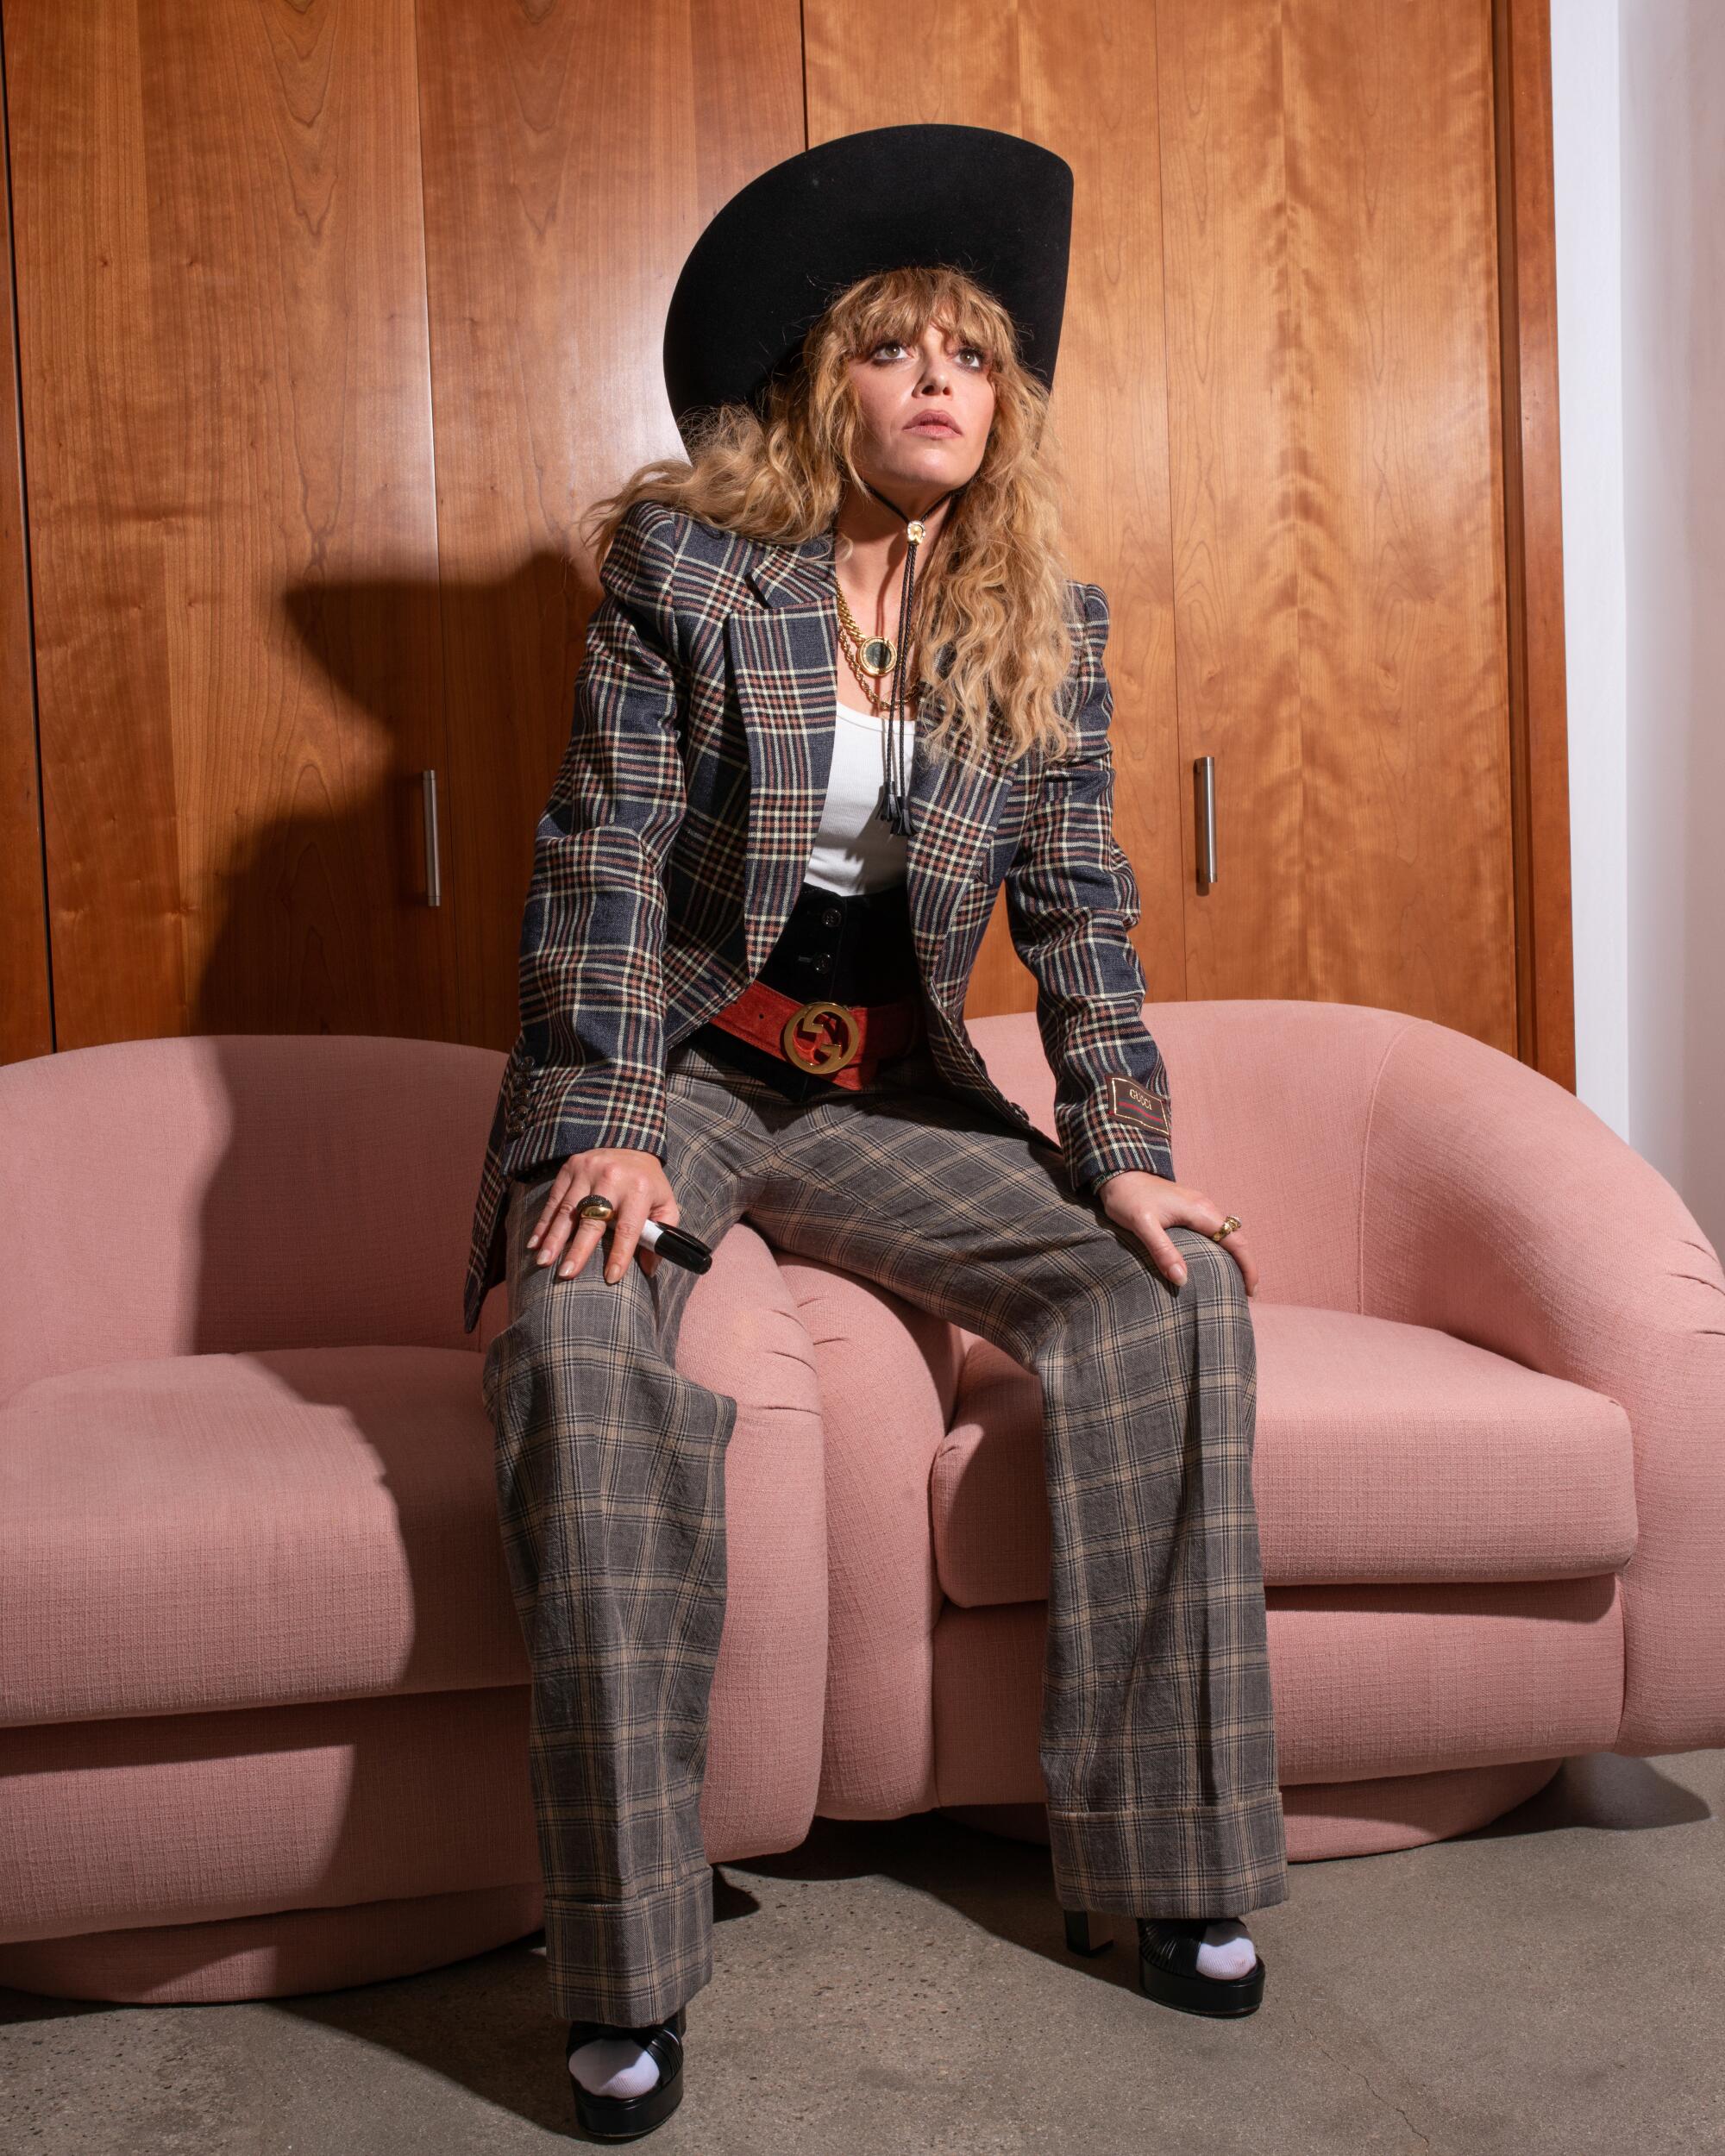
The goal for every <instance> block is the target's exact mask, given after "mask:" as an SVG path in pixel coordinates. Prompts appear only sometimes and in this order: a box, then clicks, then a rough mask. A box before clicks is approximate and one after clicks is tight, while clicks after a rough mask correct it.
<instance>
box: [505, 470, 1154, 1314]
mask: <svg viewBox="0 0 1725 2156" xmlns="http://www.w3.org/2000/svg"><path fill="white" fill-rule="evenodd" d="M599 585H600V591H601V597H600V599H599V605H598V606H597V607H596V608H595V610H594V611H593V617H592V619H591V620H590V621H589V623H588V625H587V642H586V655H585V656H584V658H583V660H582V662H581V667H580V674H578V676H577V678H576V682H575V711H574V725H573V728H572V730H571V732H570V736H569V745H568V752H567V754H566V755H565V756H564V758H563V762H562V768H561V770H560V771H559V772H558V774H557V777H556V780H555V784H554V785H553V787H552V790H551V797H550V799H549V802H548V803H547V805H546V808H545V812H544V814H543V816H542V817H541V818H540V819H539V823H538V826H537V828H536V832H535V835H534V849H533V873H532V881H531V884H530V888H529V891H528V896H527V905H526V909H525V912H524V916H523V919H522V926H521V980H520V1015H521V1026H520V1031H519V1033H518V1034H517V1038H516V1041H515V1044H514V1046H513V1047H512V1048H511V1050H510V1053H509V1057H508V1061H507V1062H506V1063H505V1067H504V1072H503V1078H502V1083H501V1085H500V1087H499V1094H498V1101H497V1106H496V1111H495V1112H494V1114H493V1116H492V1127H491V1134H490V1138H489V1142H488V1144H487V1146H486V1156H485V1165H484V1168H483V1170H482V1172H481V1175H480V1190H479V1200H478V1205H477V1207H476V1209H475V1213H474V1234H473V1246H472V1251H471V1255H470V1257H469V1261H468V1267H467V1291H466V1300H465V1313H464V1314H465V1319H466V1330H467V1331H468V1332H472V1331H473V1329H474V1326H476V1325H477V1324H478V1322H479V1314H480V1305H481V1303H482V1302H483V1301H484V1299H485V1297H486V1294H487V1293H488V1292H489V1290H490V1289H491V1288H492V1287H493V1286H494V1285H495V1284H496V1282H498V1281H499V1280H500V1279H501V1278H502V1277H503V1274H504V1257H503V1213H504V1210H505V1208H504V1202H503V1201H504V1199H505V1194H506V1192H507V1188H508V1181H509V1177H510V1175H511V1172H512V1171H514V1170H516V1169H520V1168H523V1167H525V1166H526V1165H527V1164H528V1163H532V1162H536V1161H543V1160H544V1159H546V1158H548V1157H550V1156H567V1155H568V1154H570V1153H577V1152H583V1151H586V1150H589V1149H590V1148H592V1147H594V1146H600V1145H622V1146H631V1147H637V1148H639V1149H640V1150H643V1151H647V1152H652V1153H658V1154H660V1155H662V1154H663V1151H664V1145H665V1102H664V1073H665V1059H666V1057H667V1056H668V1053H669V1051H670V1050H671V1049H673V1048H674V1047H675V1046H676V1044H678V1043H679V1042H680V1041H681V1040H682V1039H683V1038H684V1037H686V1036H687V1035H688V1034H690V1033H692V1032H693V1031H695V1029H696V1028H697V1027H698V1026H699V1025H702V1024H704V1023H705V1021H706V1019H707V1018H711V1017H712V1014H713V1012H715V1011H717V1010H718V1009H720V1008H721V1007H722V1006H724V1004H726V1003H728V1002H730V1001H731V999H732V998H733V997H734V996H737V995H740V994H741V993H742V992H743V989H744V988H746V987H748V985H749V983H750V981H753V980H754V979H755V978H756V975H758V974H759V972H760V970H761V968H762V965H763V963H764V962H765V961H766V958H767V955H768V952H769V951H770V950H771V949H772V947H773V944H774V943H775V940H776V938H777V937H778V935H779V932H780V931H781V929H782V927H783V926H784V924H785V921H786V919H787V917H788V915H789V913H790V910H791V907H792V906H793V904H794V903H795V901H796V898H797V895H798V893H799V892H800V889H801V887H802V883H803V876H804V871H805V869H806V867H807V864H808V859H809V856H810V854H811V852H812V849H813V846H814V839H815V833H816V830H817V829H818V828H819V822H820V815H821V811H822V807H823V805H824V804H825V797H826V782H827V776H828V774H829V771H830V769H831V761H832V737H833V727H834V723H835V722H834V719H833V702H834V698H835V693H836V688H837V663H838V645H837V611H836V609H835V607H834V605H833V591H834V576H833V547H832V537H831V533H830V532H829V533H825V534H822V535H820V536H818V537H815V538H812V539H806V540H804V541H802V542H800V544H797V545H788V544H782V543H781V544H775V543H768V542H761V541H757V540H752V539H745V538H742V537H739V536H737V534H736V533H734V532H730V531H724V530H718V529H716V528H715V527H714V526H712V525H711V524H707V523H702V522H701V521H700V520H699V518H697V517H693V516H691V515H688V514H687V513H685V512H683V511H677V510H673V509H668V508H666V507H664V506H663V505H660V504H657V503H651V502H644V501H637V502H636V503H633V504H632V505H630V509H629V510H628V511H627V512H626V514H625V515H624V518H623V520H622V522H621V523H620V524H619V525H618V530H617V532H616V534H615V536H614V537H613V539H612V545H611V548H610V550H609V551H608V553H607V554H606V555H605V562H604V565H603V567H602V568H601V570H600V573H599ZM1068 591H1069V595H1070V596H1071V598H1072V600H1073V614H1072V618H1073V621H1074V623H1075V624H1076V623H1077V622H1078V621H1080V620H1081V619H1082V622H1083V623H1084V624H1085V628H1084V633H1083V634H1082V636H1080V637H1079V638H1078V652H1077V656H1076V661H1075V664H1074V667H1073V673H1072V676H1071V678H1070V680H1069V684H1068V686H1067V689H1066V691H1065V693H1066V695H1067V697H1068V699H1069V703H1068V706H1067V707H1068V709H1069V710H1072V709H1076V717H1077V723H1078V730H1079V736H1080V739H1079V743H1078V747H1077V749H1076V753H1075V754H1073V755H1069V756H1067V757H1065V758H1063V759H1060V760H1051V759H1049V758H1047V757H1044V756H1043V755H1040V754H1039V753H1038V752H1037V751H1035V750H1032V751H1031V752H1030V753H1029V754H1028V755H1026V756H1024V757H1021V758H1019V760H1018V761H1015V762H1013V763H1007V761H1005V760H1004V757H1003V756H1001V755H999V754H998V753H996V754H995V755H993V757H992V759H991V761H990V762H989V763H988V764H987V765H985V766H982V767H978V768H971V767H967V766H965V765H963V764H961V763H959V762H957V761H956V760H952V759H943V760H941V761H938V762H937V761H931V759H930V757H929V755H928V752H927V747H926V741H925V732H924V730H921V729H919V731H918V734H917V736H916V741H915V748H914V754H913V761H912V769H911V779H910V802H911V816H912V820H913V824H914V825H915V829H914V830H913V833H912V834H911V836H910V837H909V840H908V852H907V858H906V881H907V892H906V897H907V900H908V907H909V912H910V918H911V925H912V933H913V940H914V943H915V945H916V951H917V957H918V961H919V970H920V973H921V976H922V982H923V987H924V991H925V1005H926V1012H925V1015H926V1018H927V1022H928V1047H929V1050H930V1052H931V1055H932V1056H933V1057H934V1060H935V1063H936V1065H937V1067H938V1070H939V1072H940V1074H941V1076H942V1078H943V1079H944V1081H945V1083H946V1084H947V1085H948V1086H950V1087H951V1088H952V1089H953V1090H954V1091H955V1092H957V1093H960V1094H969V1095H970V1096H971V1097H973V1098H974V1099H975V1100H979V1101H981V1102H982V1103H983V1104H985V1105H986V1106H988V1107H989V1108H991V1109H993V1110H994V1112H995V1113H997V1114H998V1115H1000V1116H1002V1117H1004V1118H1005V1119H1007V1121H1008V1122H1009V1123H1014V1124H1017V1125H1019V1126H1020V1127H1022V1128H1025V1129H1029V1130H1034V1129H1035V1125H1033V1124H1032V1122H1031V1119H1030V1118H1029V1117H1028V1116H1027V1115H1026V1112H1025V1111H1024V1110H1023V1109H1022V1108H1021V1107H1019V1106H1018V1105H1017V1103H1016V1102H1014V1101H1012V1100H1007V1097H1006V1095H1005V1094H1002V1093H1001V1092H1000V1089H999V1087H997V1086H995V1085H994V1081H992V1080H991V1079H990V1078H989V1076H988V1071H987V1069H985V1067H984V1065H983V1062H982V1057H981V1056H979V1055H978V1054H977V1052H976V1050H975V1048H974V1047H973V1046H972V1045H971V1044H970V1038H969V1034H968V1032H967V1031H966V1030H965V1027H964V1023H963V1015H962V1014H963V1006H964V997H965V990H966V987H967V984H968V982H969V977H970V968H971V967H972V965H973V964H974V962H975V956H976V950H977V946H978V945H979V943H981V941H982V933H983V931H984V930H985V929H986V927H987V926H988V918H989V916H990V914H991V912H993V909H994V899H995V894H996V893H997V892H998V891H999V890H1000V887H1001V885H1002V883H1004V885H1005V887H1006V894H1007V895H1006V903H1007V923H1008V926H1009V929H1010V931H1011V934H1012V939H1013V947H1014V949H1015V950H1017V951H1018V953H1019V956H1020V957H1021V958H1022V959H1023V961H1024V962H1025V964H1026V966H1027V967H1028V968H1029V969H1030V971H1031V973H1032V975H1033V976H1034V978H1035V981H1036V984H1037V998H1036V1015H1037V1024H1038V1029H1039V1030H1040V1032H1041V1036H1042V1041H1043V1046H1044V1052H1045V1054H1046V1056H1047V1057H1048V1062H1049V1067H1050V1069H1051V1070H1052V1072H1053V1073H1054V1075H1055V1081H1056V1090H1055V1105H1054V1123H1055V1127H1056V1131H1057V1141H1056V1140H1050V1143H1051V1144H1054V1143H1056V1142H1057V1144H1058V1146H1059V1150H1061V1152H1062V1154H1063V1158H1064V1160H1065V1163H1066V1166H1067V1168H1068V1169H1069V1172H1070V1174H1071V1175H1072V1176H1073V1179H1074V1181H1075V1182H1076V1185H1077V1186H1078V1188H1080V1189H1081V1190H1083V1191H1085V1192H1086V1193H1087V1194H1088V1193H1089V1192H1092V1191H1094V1189H1095V1186H1096V1185H1097V1184H1098V1183H1099V1182H1100V1181H1101V1179H1102V1178H1103V1176H1105V1175H1112V1174H1115V1173H1118V1172H1119V1171H1120V1170H1122V1169H1137V1168H1142V1169H1150V1170H1151V1171H1152V1172H1153V1173H1154V1174H1156V1175H1166V1176H1171V1175H1173V1173H1174V1167H1173V1158H1172V1154H1171V1150H1170V1146H1171V1136H1170V1122H1169V1099H1168V1081H1167V1077H1166V1074H1165V1072H1164V1067H1163V1061H1162V1056H1161V1054H1160V1051H1159V1050H1157V1045H1156V1043H1155V1041H1154V1040H1153V1039H1152V1038H1151V1035H1150V1032H1149V1031H1148V1030H1147V1028H1146V1027H1145V1024H1144V1017H1143V1006H1144V1002H1145V993H1146V991H1145V980H1144V975H1143V972H1142V969H1141V968H1140V967H1139V964H1138V956H1137V953H1136V952H1135V951H1134V950H1133V948H1132V941H1131V936H1130V931H1131V930H1132V927H1133V926H1134V925H1135V924H1136V923H1137V921H1138V913H1139V896H1138V884H1137V881H1136V879H1135V878H1134V876H1133V874H1132V865H1131V863H1130V862H1128V861H1127V859H1126V855H1125V853H1124V852H1123V851H1122V850H1121V849H1120V846H1119V845H1117V844H1116V843H1115V841H1114V836H1113V822H1112V815H1111V812H1112V806H1113V761H1112V754H1111V750H1110V746H1109V741H1108V724H1109V719H1110V718H1111V716H1112V713H1113V696H1112V693H1111V692H1110V689H1109V686H1108V679H1107V674H1106V673H1105V672H1104V670H1103V667H1102V649H1103V646H1104V645H1105V644H1106V642H1107V636H1108V605H1107V599H1105V597H1104V596H1103V593H1102V589H1101V586H1100V585H1097V584H1081V583H1079V582H1077V581H1076V580H1071V581H1069V585H1068ZM1043 1135H1044V1137H1045V1136H1046V1133H1044V1134H1043Z"/></svg>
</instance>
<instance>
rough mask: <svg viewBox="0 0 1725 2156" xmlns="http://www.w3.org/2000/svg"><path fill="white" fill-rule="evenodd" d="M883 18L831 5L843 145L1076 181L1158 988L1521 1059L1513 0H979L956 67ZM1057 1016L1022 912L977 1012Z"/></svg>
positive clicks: (1075, 289) (1082, 377) (902, 7)
mask: <svg viewBox="0 0 1725 2156" xmlns="http://www.w3.org/2000/svg"><path fill="white" fill-rule="evenodd" d="M871 21H872V22H874V23H875V26H876V30H877V34H876V37H875V51H876V53H877V55H878V64H877V65H875V66H871V67H870V68H869V70H868V71H867V72H866V73H859V72H858V71H857V70H856V68H855V67H854V66H851V65H850V36H851V28H852V17H851V15H850V11H849V10H848V9H846V8H845V7H844V5H842V4H841V0H808V4H807V5H806V9H805V22H806V29H807V39H808V54H809V62H808V81H809V125H810V136H811V140H813V141H822V140H825V139H827V138H829V137H831V136H832V135H842V134H844V133H847V132H849V131H850V129H852V128H859V127H866V126H875V125H882V124H888V123H891V122H905V121H910V120H915V119H922V118H931V117H934V116H938V117H940V118H942V119H947V120H957V121H963V122H969V123H971V124H975V125H978V126H988V127H1000V128H1010V129H1013V130H1014V131H1017V132H1020V133H1023V134H1026V135H1032V136H1033V137H1035V138H1036V139H1037V140H1038V141H1044V142H1047V143H1049V144H1051V145H1052V146H1053V147H1057V148H1058V149H1059V151H1060V152H1061V154H1063V156H1064V157H1066V158H1067V159H1068V160H1069V162H1070V163H1071V164H1072V166H1073V167H1074V172H1075V176H1076V202H1075V211H1074V233H1073V252H1072V262H1071V270H1070V276H1069V285H1068V294H1067V309H1066V318H1065V323H1064V327H1063V334H1062V341H1061V352H1060V361H1059V369H1058V373H1057V382H1056V387H1055V392H1054V398H1053V404H1052V427H1053V430H1054V434H1055V436H1056V439H1057V443H1058V445H1059V446H1060V448H1061V450H1062V453H1063V458H1064V461H1065V464H1066V467H1067V474H1068V480H1069V505H1070V521H1069V532H1068V540H1069V553H1070V555H1071V558H1072V562H1073V567H1074V569H1075V573H1078V574H1080V575H1082V576H1085V577H1087V578H1093V579H1095V580H1097V581H1099V582H1101V584H1102V585H1103V586H1104V587H1105V588H1106V590H1107V593H1108V597H1109V599H1110V603H1111V607H1112V612H1113V631H1112V636H1111V641H1110V644H1109V649H1108V655H1107V664H1108V669H1109V674H1110V678H1111V680H1112V682H1113V690H1114V697H1115V720H1114V736H1113V737H1114V755H1115V764H1116V773H1117V779H1116V791H1115V829H1116V832H1117V835H1118V836H1119V837H1120V842H1121V843H1122V845H1123V846H1124V847H1125V849H1126V853H1127V855H1128V856H1129V858H1130V859H1131V861H1132V866H1133V868H1134V871H1135V873H1136V874H1137V878H1138V886H1139V889H1140V892H1141V894H1142V899H1143V919H1142V922H1141V924H1140V926H1139V928H1138V931H1137V937H1136V940H1137V943H1138V950H1139V953H1140V956H1141V957H1142V960H1143V963H1144V969H1145V977H1146V980H1147V982H1148V984H1149V989H1150V993H1151V996H1152V997H1153V998H1156V999H1157V1000H1164V999H1167V1000H1178V999H1182V998H1196V997H1217V996H1221V997H1242V996H1290V997H1312V998H1321V999H1328V1000H1344V1001H1348V1002H1356V1003H1367V1004H1378V1005H1383V1006H1387V1007H1389V1008H1392V1009H1396V1010H1402V1011H1407V1012H1413V1013H1416V1014H1418V1015H1421V1016H1423V1017H1428V1018H1436V1019H1438V1020H1440V1021H1441V1022H1442V1023H1444V1024H1446V1025H1452V1026H1456V1027H1458V1028H1459V1029H1460V1030H1462V1031H1466V1032H1469V1033H1471V1034H1473V1035H1475V1036H1476V1037H1478V1038H1479V1039H1482V1040H1485V1041H1489V1042H1490V1043H1491V1044H1493V1045H1495V1046H1497V1047H1501V1048H1503V1049H1505V1050H1508V1051H1509V1053H1511V1054H1514V1053H1515V1052H1516V1047H1517V1041H1516V975H1515V969H1516V933H1515V909H1514V903H1513V891H1514V848H1513V844H1512V815H1511V810H1512V788H1511V770H1510V738H1511V736H1510V726H1509V659H1508V651H1507V642H1506V639H1507V634H1508V623H1507V615H1506V599H1505V574H1504V523H1505V518H1504V490H1503V473H1502V429H1501V417H1500V392H1499V380H1498V339H1499V294H1498V289H1497V274H1496V259H1497V247H1498V235H1497V211H1496V184H1497V180H1496V166H1495V159H1494V92H1493V65H1494V61H1493V52H1492V16H1491V9H1490V4H1489V0H1458V4H1456V5H1454V6H1449V5H1446V6H1443V7H1427V8H1408V7H1404V6H1392V5H1390V4H1389V3H1388V0H1154V3H1153V4H1151V0H1062V3H1061V4H1060V5H1058V6H1056V5H1054V4H1052V3H1051V0H1035V3H1034V4H1030V5H1025V6H1020V7H1019V8H1018V9H1015V10H1010V11H1009V10H1001V9H995V8H993V7H992V6H990V5H988V4H987V0H965V4H961V5H958V6H957V7H955V8H954V9H951V10H950V11H949V14H948V15H947V16H943V31H944V34H943V36H942V37H941V38H940V39H939V40H938V41H936V42H935V43H934V45H933V47H932V49H931V47H930V46H929V44H928V41H925V39H924V38H922V37H921V36H920V35H919V34H918V32H919V23H920V21H921V17H920V16H919V11H918V10H917V9H916V8H915V7H914V6H913V4H912V0H880V4H878V5H877V6H876V8H875V9H874V10H873V12H872V15H871ZM1203 758H1208V759H1210V760H1211V771H1212V775H1213V779H1214V815H1215V830H1216V842H1217V843H1216V855H1215V866H1216V868H1217V874H1216V878H1215V880H1214V882H1207V881H1205V880H1204V879H1203V877H1202V875H1201V868H1202V867H1203V865H1204V863H1203V852H1202V843H1201V842H1202V840H1203V838H1204V837H1205V826H1204V822H1203V818H1202V814H1201V811H1202V808H1203V801H1202V797H1201V793H1200V790H1199V783H1198V768H1199V763H1200V760H1201V759H1203ZM1032 1000H1033V987H1032V983H1031V981H1030V979H1029V976H1028V975H1027V974H1026V972H1025V970H1024V968H1022V967H1021V966H1020V965H1019V963H1018V961H1017V959H1016V956H1015V955H1014V954H1013V950H1012V948H1011V943H1010V940H1009V937H1008V936H1007V923H1006V909H1005V906H1004V903H1000V904H999V905H997V906H996V909H995V914H994V919H993V920H992V921H991V923H990V924H989V930H988V937H987V938H986V939H985V941H984V943H983V946H982V956H981V958H980V959H979V961H978V964H977V967H976V970H975V975H974V976H973V980H972V983H971V989H970V995H969V1000H968V1004H967V1010H968V1013H969V1015H970V1016H973V1017H975V1016H980V1015H982V1014H983V1013H985V1012H995V1011H1003V1010H1013V1009H1024V1008H1027V1007H1029V1006H1030V1005H1031V1003H1032Z"/></svg>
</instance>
